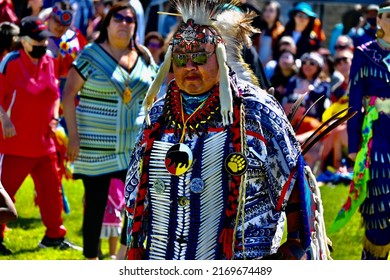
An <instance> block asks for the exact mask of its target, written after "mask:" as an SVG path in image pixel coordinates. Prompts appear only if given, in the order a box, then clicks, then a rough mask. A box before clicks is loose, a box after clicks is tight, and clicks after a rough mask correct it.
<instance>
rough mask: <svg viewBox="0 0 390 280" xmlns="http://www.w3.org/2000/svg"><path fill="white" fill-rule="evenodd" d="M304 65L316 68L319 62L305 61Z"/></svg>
mask: <svg viewBox="0 0 390 280" xmlns="http://www.w3.org/2000/svg"><path fill="white" fill-rule="evenodd" d="M302 65H311V66H316V65H318V64H317V62H315V61H312V60H304V61H302Z"/></svg>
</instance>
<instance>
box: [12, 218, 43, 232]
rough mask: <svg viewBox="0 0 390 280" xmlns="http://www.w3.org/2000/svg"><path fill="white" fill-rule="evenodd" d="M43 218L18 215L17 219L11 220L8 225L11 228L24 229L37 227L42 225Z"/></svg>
mask: <svg viewBox="0 0 390 280" xmlns="http://www.w3.org/2000/svg"><path fill="white" fill-rule="evenodd" d="M42 224H43V223H42V220H41V219H40V218H23V217H18V219H17V220H16V221H12V222H9V223H8V224H7V227H9V228H22V229H24V230H27V229H32V228H37V227H38V226H41V225H42Z"/></svg>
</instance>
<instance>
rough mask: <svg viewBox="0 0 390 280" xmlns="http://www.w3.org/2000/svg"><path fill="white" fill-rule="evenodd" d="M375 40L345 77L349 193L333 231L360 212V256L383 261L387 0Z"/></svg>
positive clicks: (389, 155) (389, 46)
mask: <svg viewBox="0 0 390 280" xmlns="http://www.w3.org/2000/svg"><path fill="white" fill-rule="evenodd" d="M377 22H378V26H380V30H381V31H378V37H377V38H376V39H375V40H372V41H369V42H367V43H365V44H363V45H360V46H359V47H357V48H356V49H355V51H354V54H353V59H352V65H351V70H350V73H349V80H350V83H349V89H348V95H349V104H348V107H349V108H350V109H349V110H350V111H356V112H357V113H356V115H355V116H354V117H353V118H351V119H350V120H349V121H348V123H347V132H348V153H349V157H350V159H351V160H353V161H354V162H355V164H354V169H353V179H352V182H351V185H350V193H349V194H348V197H347V199H346V202H345V203H344V205H342V206H341V207H342V208H341V209H340V211H339V213H338V215H337V216H336V218H335V220H334V223H333V224H332V226H331V230H332V231H333V232H335V231H337V230H339V229H341V228H342V227H344V226H346V225H347V224H348V221H349V220H350V218H351V217H352V216H353V215H354V213H356V211H357V210H358V211H359V212H360V215H361V217H362V222H363V223H362V225H363V229H364V235H363V242H362V243H363V250H362V255H361V258H362V259H365V260H387V259H388V257H389V251H390V220H389V217H390V192H389V191H388V190H389V188H390V176H389V173H388V172H389V170H390V131H389V126H390V84H389V77H390V60H389V58H390V1H385V2H383V3H382V4H380V5H379V9H378V17H377Z"/></svg>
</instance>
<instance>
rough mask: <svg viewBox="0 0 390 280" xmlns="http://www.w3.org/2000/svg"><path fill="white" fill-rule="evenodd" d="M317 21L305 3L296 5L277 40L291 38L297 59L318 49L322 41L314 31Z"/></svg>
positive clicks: (311, 9) (316, 17) (315, 15)
mask: <svg viewBox="0 0 390 280" xmlns="http://www.w3.org/2000/svg"><path fill="white" fill-rule="evenodd" d="M317 19H318V16H317V14H316V13H315V12H314V11H313V8H312V7H311V6H310V5H309V4H308V3H306V2H299V3H297V4H296V5H295V6H294V7H293V8H292V9H291V11H290V12H289V20H288V21H287V23H286V24H285V30H284V32H283V33H282V34H281V35H280V36H279V38H281V37H283V36H291V37H292V38H293V39H294V42H295V44H296V46H297V54H296V55H297V57H301V56H302V55H303V54H304V53H306V52H310V51H317V50H318V49H319V48H320V46H321V41H322V39H321V37H320V34H318V33H319V32H318V31H317V30H316V26H317V25H318V23H316V20H317Z"/></svg>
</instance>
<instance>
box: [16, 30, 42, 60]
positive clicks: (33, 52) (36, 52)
mask: <svg viewBox="0 0 390 280" xmlns="http://www.w3.org/2000/svg"><path fill="white" fill-rule="evenodd" d="M21 43H22V45H23V48H24V50H25V51H26V53H27V54H28V55H29V56H30V57H31V58H32V59H34V60H37V59H40V58H41V57H42V56H44V55H45V54H46V50H47V39H44V40H42V41H36V40H34V39H31V38H30V37H27V36H26V37H24V38H22V41H21Z"/></svg>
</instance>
